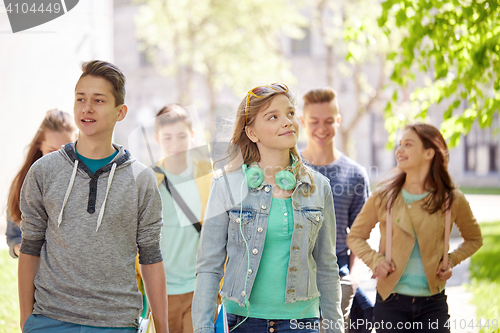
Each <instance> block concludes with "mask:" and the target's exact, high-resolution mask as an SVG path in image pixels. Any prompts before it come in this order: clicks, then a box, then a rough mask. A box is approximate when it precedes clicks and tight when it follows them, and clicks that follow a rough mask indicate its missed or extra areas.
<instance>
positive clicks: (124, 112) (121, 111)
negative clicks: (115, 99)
mask: <svg viewBox="0 0 500 333" xmlns="http://www.w3.org/2000/svg"><path fill="white" fill-rule="evenodd" d="M118 107H119V108H120V109H119V110H118V117H117V118H116V121H122V120H123V119H124V118H125V116H126V115H127V111H128V107H127V106H126V105H125V104H122V105H121V106H120V105H119V106H118Z"/></svg>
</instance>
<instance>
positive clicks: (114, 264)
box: [21, 143, 163, 327]
mask: <svg viewBox="0 0 500 333" xmlns="http://www.w3.org/2000/svg"><path fill="white" fill-rule="evenodd" d="M74 145H75V144H74V143H69V144H67V145H65V146H64V147H63V148H62V149H60V150H59V151H57V152H54V153H51V154H48V155H45V156H44V157H42V158H40V159H39V160H38V161H36V162H35V163H34V164H33V165H32V167H31V169H30V170H29V172H28V174H27V176H26V178H25V181H24V183H23V187H22V190H21V212H22V221H21V229H22V233H23V241H22V245H21V252H23V253H25V254H29V255H34V256H40V268H39V270H38V273H37V275H36V277H35V304H34V309H33V314H42V315H44V316H46V317H49V318H53V319H57V320H61V321H65V322H70V323H75V324H80V325H89V326H100V327H137V326H138V317H139V312H140V310H141V309H142V297H141V294H140V292H139V291H138V287H137V281H136V271H135V257H136V254H137V249H139V254H140V258H139V261H140V263H141V264H154V263H157V262H161V261H162V255H161V250H160V245H159V244H160V233H161V227H162V225H163V221H162V212H161V198H160V193H159V192H158V187H157V183H156V177H155V176H154V173H153V171H152V170H151V169H149V168H147V167H146V166H144V165H143V164H141V163H140V162H138V161H137V160H135V158H133V157H132V156H131V155H130V153H129V152H128V151H126V150H125V149H123V147H122V146H119V145H114V147H115V149H117V150H119V152H118V154H117V155H116V157H115V158H114V159H113V160H112V161H111V162H110V163H109V164H108V165H105V166H104V167H102V168H100V169H99V170H97V171H96V172H95V173H94V174H92V172H91V171H90V170H89V169H88V167H87V166H86V165H85V164H84V163H83V162H82V161H80V160H78V158H77V155H76V153H75V149H74Z"/></svg>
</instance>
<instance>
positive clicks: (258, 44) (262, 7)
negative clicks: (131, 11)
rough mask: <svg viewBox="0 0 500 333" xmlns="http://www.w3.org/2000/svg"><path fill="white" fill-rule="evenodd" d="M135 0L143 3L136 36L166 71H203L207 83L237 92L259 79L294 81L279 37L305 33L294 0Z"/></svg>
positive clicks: (168, 72) (262, 80)
mask: <svg viewBox="0 0 500 333" xmlns="http://www.w3.org/2000/svg"><path fill="white" fill-rule="evenodd" d="M136 2H137V3H139V4H141V6H140V11H139V14H138V15H137V16H136V19H135V21H136V31H137V36H138V38H139V39H140V40H141V41H142V48H143V49H144V50H146V51H147V52H148V53H149V55H150V56H151V57H152V58H153V59H154V62H155V64H156V65H157V66H158V67H159V68H161V70H162V72H163V73H164V74H166V75H174V74H178V73H179V71H180V70H181V68H183V67H184V68H187V69H188V70H190V71H194V72H195V73H196V74H198V75H202V76H204V77H205V79H206V80H205V82H207V83H208V85H209V86H210V87H209V88H210V89H214V90H215V91H218V90H220V89H221V88H222V87H224V86H226V87H230V88H231V89H233V90H234V93H236V95H237V96H243V94H244V92H246V91H247V90H248V89H249V87H254V86H257V85H263V84H269V83H272V82H286V83H289V84H292V83H294V81H295V78H294V77H293V76H292V75H291V74H290V70H289V69H290V66H291V64H290V62H289V61H288V60H285V58H284V57H283V54H282V49H281V42H280V39H279V38H280V34H281V33H283V34H285V35H287V36H291V37H301V36H302V35H303V32H302V30H301V27H302V26H304V25H305V23H306V21H305V19H304V18H303V17H302V15H301V14H300V13H299V12H298V9H297V6H295V5H294V2H293V1H288V0H273V1H264V0H257V1H255V0H239V1H232V0H136ZM296 2H297V0H296V1H295V3H296ZM191 79H192V78H191ZM191 83H192V82H189V84H187V85H185V86H184V88H186V89H190V87H191Z"/></svg>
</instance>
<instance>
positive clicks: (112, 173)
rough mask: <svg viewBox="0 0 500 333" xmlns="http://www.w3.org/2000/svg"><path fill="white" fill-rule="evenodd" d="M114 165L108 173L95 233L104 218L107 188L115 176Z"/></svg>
mask: <svg viewBox="0 0 500 333" xmlns="http://www.w3.org/2000/svg"><path fill="white" fill-rule="evenodd" d="M115 170H116V163H113V166H112V167H111V171H110V172H109V178H108V187H107V188H106V195H105V196H104V202H103V203H102V206H101V210H100V211H99V218H98V219H97V228H96V229H95V231H96V232H97V230H99V227H100V226H101V222H102V218H103V216H104V207H105V206H106V199H108V192H109V188H110V187H111V182H112V181H113V176H114V175H115Z"/></svg>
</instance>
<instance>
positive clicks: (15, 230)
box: [5, 218, 23, 258]
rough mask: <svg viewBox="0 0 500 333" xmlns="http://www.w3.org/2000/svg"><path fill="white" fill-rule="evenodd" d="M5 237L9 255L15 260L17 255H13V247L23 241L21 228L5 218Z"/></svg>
mask: <svg viewBox="0 0 500 333" xmlns="http://www.w3.org/2000/svg"><path fill="white" fill-rule="evenodd" d="M5 236H7V245H9V253H10V256H11V257H12V258H17V255H16V254H15V253H14V246H15V245H16V244H21V240H22V239H23V237H22V233H21V228H19V226H18V225H17V224H15V223H14V222H12V221H10V220H9V219H8V218H7V229H6V230H5Z"/></svg>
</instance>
